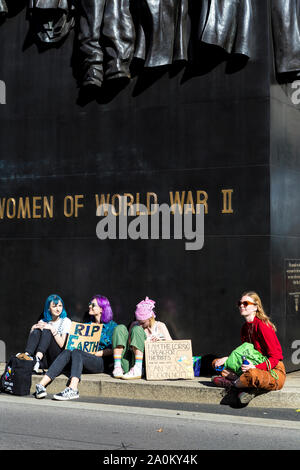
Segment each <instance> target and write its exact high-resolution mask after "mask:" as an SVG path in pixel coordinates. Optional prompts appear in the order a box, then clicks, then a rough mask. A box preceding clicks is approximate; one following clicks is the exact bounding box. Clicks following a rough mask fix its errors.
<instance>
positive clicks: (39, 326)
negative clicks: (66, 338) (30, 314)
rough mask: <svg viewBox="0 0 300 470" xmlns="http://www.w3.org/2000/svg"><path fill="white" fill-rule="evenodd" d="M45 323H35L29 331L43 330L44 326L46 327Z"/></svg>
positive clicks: (41, 321)
mask: <svg viewBox="0 0 300 470" xmlns="http://www.w3.org/2000/svg"><path fill="white" fill-rule="evenodd" d="M46 324H47V323H45V322H44V321H43V320H40V321H39V322H38V323H35V324H34V325H33V326H32V327H31V330H30V331H33V330H43V328H44V325H46Z"/></svg>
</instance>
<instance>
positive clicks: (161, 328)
mask: <svg viewBox="0 0 300 470" xmlns="http://www.w3.org/2000/svg"><path fill="white" fill-rule="evenodd" d="M154 306H155V302H154V301H153V300H150V299H149V298H148V297H146V299H145V300H142V301H141V302H140V303H139V304H138V305H137V308H136V311H135V318H136V321H134V322H132V323H131V325H130V327H129V331H128V330H127V328H126V326H125V325H118V326H117V327H116V328H115V330H114V333H113V338H112V344H113V351H114V370H113V376H114V377H115V378H121V379H124V380H131V379H140V378H141V377H142V365H143V358H144V349H145V341H162V340H172V338H171V336H170V333H169V331H168V328H167V327H166V325H165V324H164V323H162V322H159V321H157V320H155V318H156V315H155V313H154V311H153V309H154Z"/></svg>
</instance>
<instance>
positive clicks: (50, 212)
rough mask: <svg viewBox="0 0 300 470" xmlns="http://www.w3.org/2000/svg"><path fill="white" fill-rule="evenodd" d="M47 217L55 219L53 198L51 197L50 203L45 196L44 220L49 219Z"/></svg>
mask: <svg viewBox="0 0 300 470" xmlns="http://www.w3.org/2000/svg"><path fill="white" fill-rule="evenodd" d="M47 215H48V216H49V217H50V219H52V218H53V196H50V203H49V200H48V198H47V197H46V196H44V212H43V217H44V219H46V218H47Z"/></svg>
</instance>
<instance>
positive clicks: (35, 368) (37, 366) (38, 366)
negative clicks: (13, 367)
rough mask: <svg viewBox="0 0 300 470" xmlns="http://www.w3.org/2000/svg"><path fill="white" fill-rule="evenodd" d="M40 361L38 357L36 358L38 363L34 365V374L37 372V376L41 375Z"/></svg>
mask: <svg viewBox="0 0 300 470" xmlns="http://www.w3.org/2000/svg"><path fill="white" fill-rule="evenodd" d="M40 364H41V363H40V359H39V358H38V357H36V363H35V364H34V366H33V372H35V373H36V374H38V373H39V370H40Z"/></svg>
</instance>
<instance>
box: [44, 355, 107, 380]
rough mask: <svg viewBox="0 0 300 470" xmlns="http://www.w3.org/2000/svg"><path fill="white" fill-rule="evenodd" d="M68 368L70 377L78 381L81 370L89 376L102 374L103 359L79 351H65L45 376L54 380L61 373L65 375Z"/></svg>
mask: <svg viewBox="0 0 300 470" xmlns="http://www.w3.org/2000/svg"><path fill="white" fill-rule="evenodd" d="M68 367H71V372H70V377H77V378H78V379H80V377H81V374H82V371H83V370H84V371H85V372H88V373H91V374H100V373H102V372H104V360H103V357H98V356H95V355H94V354H90V353H87V352H85V351H80V350H79V349H74V350H73V351H69V350H68V349H65V350H64V351H62V353H61V354H60V355H59V356H58V357H57V358H56V360H55V361H54V362H53V364H52V365H51V366H50V367H49V369H48V371H47V375H48V377H50V379H51V380H54V379H55V377H57V376H58V375H59V374H61V373H62V372H65V373H66V370H67V368H68Z"/></svg>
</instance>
